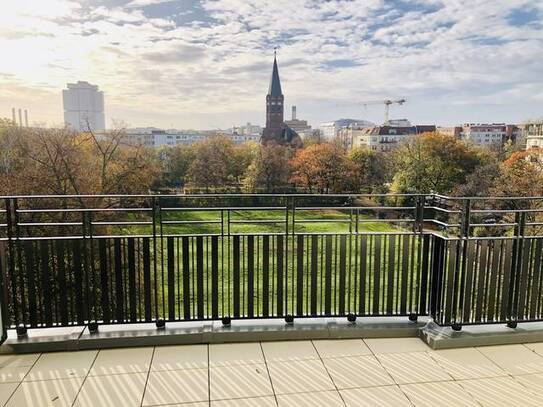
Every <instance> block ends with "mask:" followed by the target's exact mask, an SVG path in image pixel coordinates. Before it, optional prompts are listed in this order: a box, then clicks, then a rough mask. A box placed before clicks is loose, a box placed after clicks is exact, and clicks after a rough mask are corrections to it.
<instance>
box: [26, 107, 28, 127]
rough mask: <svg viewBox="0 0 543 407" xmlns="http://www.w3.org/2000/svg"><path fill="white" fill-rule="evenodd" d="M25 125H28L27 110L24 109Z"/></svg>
mask: <svg viewBox="0 0 543 407" xmlns="http://www.w3.org/2000/svg"><path fill="white" fill-rule="evenodd" d="M25 127H28V110H26V109H25Z"/></svg>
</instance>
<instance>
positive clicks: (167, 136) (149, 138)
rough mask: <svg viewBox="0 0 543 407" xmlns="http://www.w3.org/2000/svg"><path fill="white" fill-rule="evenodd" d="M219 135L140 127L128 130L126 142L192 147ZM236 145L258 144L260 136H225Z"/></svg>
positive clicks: (236, 134) (214, 132)
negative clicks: (251, 142) (249, 142)
mask: <svg viewBox="0 0 543 407" xmlns="http://www.w3.org/2000/svg"><path fill="white" fill-rule="evenodd" d="M217 134H219V133H218V132H217V131H187V130H177V129H167V130H163V129H157V128H155V127H138V128H133V129H127V130H126V133H125V136H124V141H125V142H126V143H127V144H131V145H143V146H147V147H157V148H160V147H174V146H178V145H191V144H194V143H197V142H200V141H205V140H209V139H210V138H212V137H216V136H217ZM220 134H222V135H224V136H225V137H227V138H230V139H231V140H232V141H233V142H234V143H235V144H242V143H246V142H248V141H254V142H258V141H259V139H260V135H258V134H256V135H240V134H238V133H236V132H234V133H232V134H224V133H220Z"/></svg>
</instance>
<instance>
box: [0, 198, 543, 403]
mask: <svg viewBox="0 0 543 407" xmlns="http://www.w3.org/2000/svg"><path fill="white" fill-rule="evenodd" d="M1 202H2V205H3V207H2V208H1V209H0V239H1V240H0V260H1V261H0V271H1V275H2V283H3V291H2V292H3V296H2V326H3V329H4V334H5V335H4V339H6V338H7V340H6V341H5V343H4V345H3V346H2V348H1V349H0V350H1V351H2V352H4V353H10V352H12V353H13V352H15V353H22V352H25V353H28V352H30V356H29V355H24V356H19V355H13V354H12V355H5V356H1V357H0V361H1V362H0V366H2V367H1V368H0V377H3V378H5V380H4V381H5V382H6V383H9V385H6V386H5V391H6V393H5V394H7V393H9V395H7V396H6V397H4V399H3V400H8V398H9V402H8V405H24V403H23V402H22V401H21V400H23V399H24V400H26V401H25V403H27V404H30V405H32V403H31V401H32V400H33V399H32V398H33V397H38V399H36V400H42V399H43V400H47V399H50V400H53V399H54V398H55V397H58V399H59V400H60V399H62V400H66V402H67V404H71V403H72V402H73V400H75V399H76V397H77V403H76V405H80V404H85V403H91V402H90V401H85V397H88V400H98V399H99V398H100V397H106V396H108V395H109V394H110V393H111V392H112V394H111V395H110V397H111V399H108V402H107V403H105V402H104V403H105V404H106V405H107V404H108V403H109V401H111V400H115V398H116V397H117V398H119V397H128V399H130V400H131V401H134V403H131V402H130V403H129V404H130V405H132V404H133V405H140V404H141V403H143V405H158V404H167V403H170V404H171V403H180V402H189V401H195V402H200V401H201V402H204V403H208V402H209V400H210V399H211V400H215V401H219V400H223V399H224V400H226V399H245V398H248V399H250V400H249V401H247V403H249V404H247V405H253V404H252V403H253V402H254V403H257V402H258V403H261V404H262V405H266V403H268V402H272V403H275V402H276V401H277V402H279V405H283V404H285V405H288V403H291V404H292V405H300V404H301V403H303V402H307V403H309V404H310V405H314V404H316V401H315V400H319V401H320V402H324V401H325V400H328V401H326V402H325V405H333V403H335V402H336V401H337V402H338V403H339V402H341V403H346V404H347V405H364V402H365V403H367V404H369V405H371V401H372V400H373V398H374V397H377V398H378V399H379V400H388V398H389V397H390V398H391V400H395V401H394V403H396V404H400V405H401V403H406V402H408V403H409V402H411V403H414V404H415V405H419V404H420V405H424V400H423V399H421V398H420V397H422V396H420V395H421V394H426V396H427V397H430V399H431V400H434V399H435V400H434V401H433V402H432V403H433V405H439V404H440V403H441V404H444V403H445V401H446V400H448V399H447V394H454V395H455V397H462V398H465V400H466V404H468V405H469V404H470V403H473V402H475V403H477V402H478V403H481V404H483V405H485V404H488V405H493V404H491V402H492V401H493V400H494V399H493V396H492V392H494V391H498V390H499V389H502V388H503V389H507V393H505V392H504V394H502V395H501V397H502V399H503V400H504V401H503V402H504V404H505V405H507V404H509V403H508V400H509V399H508V397H511V398H516V397H517V393H518V397H521V396H520V394H521V393H522V394H524V395H523V396H522V397H523V398H519V399H517V400H525V401H526V403H525V404H526V405H528V404H529V403H530V402H532V403H533V405H540V403H539V399H538V398H537V397H539V396H537V395H536V394H535V393H536V392H535V390H534V388H535V386H541V382H540V376H538V374H543V357H542V356H540V355H543V348H541V346H542V345H540V344H537V343H538V342H541V341H543V330H542V328H543V325H542V324H541V323H540V322H539V321H541V319H542V318H541V315H542V307H543V301H542V295H541V285H542V283H543V279H542V278H541V264H542V263H541V260H542V259H541V256H542V250H541V249H542V247H543V238H542V236H541V234H540V228H541V226H543V222H541V217H540V215H541V212H542V211H543V209H542V208H541V203H542V202H543V198H509V197H508V198H484V199H483V198H458V197H445V196H439V195H403V196H393V195H324V196H323V195H181V196H171V195H168V196H157V195H155V196H122V195H118V196H43V197H3V198H1ZM399 337H408V338H399ZM347 338H349V339H347ZM419 338H420V339H419ZM294 339H295V340H298V341H297V342H283V341H285V340H294ZM221 342H248V344H245V345H240V344H230V345H226V344H223V345H219V343H221ZM505 343H517V345H503V344H505ZM498 344H502V346H497V347H485V346H484V345H498ZM523 344H525V345H523ZM143 345H147V347H143V348H138V347H139V346H143ZM158 345H164V346H166V345H167V346H166V347H164V346H158ZM428 345H430V346H428ZM155 346H156V347H155ZM462 346H464V347H465V346H469V347H471V348H468V349H463V350H454V351H453V350H444V349H442V350H439V349H441V348H450V347H462ZM474 346H476V347H477V348H473V347H474ZM122 347H132V348H130V349H124V350H119V349H117V350H114V351H113V350H106V348H122ZM221 349H222V350H221ZM267 349H276V351H273V350H269V351H267ZM59 350H72V351H75V352H69V353H68V352H65V353H43V354H42V352H49V351H59ZM168 352H170V353H168ZM161 354H162V356H161ZM40 355H41V356H40ZM102 355H103V356H102ZM123 355H125V356H123ZM146 355H147V356H146ZM164 355H167V356H164ZM198 355H200V356H198ZM236 355H237V356H236ZM387 355H388V356H387ZM117 358H119V360H117ZM123 358H124V359H123ZM185 358H188V359H185ZM192 358H196V359H195V360H193V359H192ZM198 358H199V359H198ZM221 358H226V359H227V361H226V362H224V363H222V364H221V362H220V360H221ZM229 358H230V359H229ZM231 358H233V359H234V360H231ZM178 359H179V360H180V361H179V364H177V362H176V360H178ZM238 359H239V360H238ZM328 359H329V360H328ZM215 360H217V361H215ZM155 361H156V363H158V364H161V363H166V364H168V363H171V364H173V365H172V366H171V367H170V368H164V369H160V368H158V369H154V368H153V366H154V364H155ZM302 361H312V362H311V363H309V362H307V363H305V362H304V363H301V362H302ZM200 362H201V363H200ZM283 362H284V363H286V365H285V366H284V367H281V368H278V367H277V366H281V365H280V363H283ZM298 362H300V363H298ZM289 363H291V364H289ZM296 363H298V365H299V367H296V366H298V365H297V364H296ZM274 364H276V365H275V366H276V367H275V368H274ZM306 365H307V366H306ZM239 366H252V367H255V369H256V370H255V371H253V370H252V369H251V368H249V367H245V368H241V367H239ZM256 366H258V367H256ZM334 366H335V367H334ZM187 368H190V369H191V370H190V371H191V373H194V375H192V374H190V375H189V374H187V373H186V372H184V371H185V370H186V369H187ZM222 368H224V372H223V373H222V374H221V373H220V370H221V369H222ZM93 369H94V370H93ZM119 369H120V370H119ZM229 369H230V370H229ZM289 369H292V371H291V370H289ZM297 369H298V370H297ZM299 369H301V370H299ZM96 370H98V371H101V372H102V373H103V375H104V377H107V379H102V378H100V377H99V376H101V374H99V373H93V372H95V371H96ZM155 370H156V371H155ZM159 370H164V371H167V372H176V373H167V374H166V373H159ZM274 371H275V372H276V373H274ZM377 371H380V372H381V373H382V374H381V375H380V376H379V375H378V374H377V373H376V372H377ZM72 372H73V373H72ZM89 372H90V373H89ZM214 372H216V375H214ZM226 372H228V373H226ZM277 372H281V374H279V373H277ZM504 372H505V373H504ZM274 374H275V375H276V379H274ZM374 374H375V375H377V376H379V377H374V376H373V375H374ZM261 375H262V376H261ZM313 375H315V378H314V379H313ZM360 375H362V376H364V375H365V376H364V377H359V376H360ZM530 375H533V377H532V376H530ZM95 376H96V377H95ZM155 376H156V377H157V379H154V380H151V378H153V377H155ZM159 376H163V377H162V378H158V377H159ZM177 376H179V377H177ZM283 376H284V377H286V378H288V379H284V378H283ZM291 376H292V377H291ZM516 376H519V377H516ZM528 376H530V377H528ZM406 377H407V379H406ZM308 378H312V379H311V380H309V379H308ZM359 379H360V381H357V380H359ZM350 380H353V382H352V383H351V382H349V381H350ZM21 381H22V384H20V385H19V382H21ZM42 381H43V382H42ZM199 381H201V383H200V382H199ZM27 382H28V383H27ZM53 382H54V383H53ZM434 382H435V383H434ZM442 382H443V383H442ZM114 383H117V384H114ZM174 383H175V385H174ZM251 383H252V384H251ZM314 383H317V384H318V386H321V384H322V387H316V388H313V387H311V386H312V385H313V384H314ZM319 383H320V384H319ZM349 383H350V384H349ZM417 383H419V384H417ZM421 383H422V384H421ZM128 386H130V388H131V389H134V392H130V395H124V396H123V395H122V394H121V393H119V388H125V387H128ZM176 386H178V387H176ZM214 386H215V387H214ZM282 386H283V387H282ZM382 386H391V387H387V388H384V387H382ZM153 387H154V388H153ZM214 388H215V390H214ZM144 389H145V392H144ZM229 389H230V390H229ZM232 389H236V390H235V391H234V393H232ZM257 389H266V390H265V391H264V390H262V392H261V393H258V391H257ZM304 389H306V390H304ZM353 389H358V390H353ZM429 389H435V391H434V390H432V391H431V392H429ZM491 389H494V390H491ZM253 390H254V391H257V393H258V394H256V393H254V392H252V391H253ZM321 391H322V392H324V393H319V392H321ZM489 391H491V393H489ZM485 392H486V393H485ZM196 393H198V394H199V395H198V396H195V394H196ZM429 393H431V394H429ZM87 394H89V395H88V396H86V395H87ZM289 394H290V395H289ZM298 394H300V395H298ZM178 395H179V397H181V398H182V399H180V400H177V399H175V397H177V396H178ZM193 396H194V397H195V398H194V397H193ZM2 397H3V396H2ZM108 397H109V396H108ZM131 397H133V398H134V400H132V399H131ZM146 397H147V399H146ZM153 397H154V398H153ZM183 397H186V398H183ZM191 397H193V398H191ZM256 397H259V399H258V400H256V399H254V398H256ZM260 397H262V398H261V399H260ZM267 397H268V398H267ZM338 397H339V398H338ZM432 397H433V398H432ZM485 397H486V399H485ZM149 398H150V399H149ZM128 399H127V400H128ZM174 399H175V400H174ZM282 399H284V401H281V400H282ZM1 400H2V399H0V401H1ZM55 400H56V399H55ZM123 400H124V399H123ZM297 400H298V401H297ZM312 400H313V401H312ZM334 400H335V401H334ZM364 400H365V401H364ZM406 400H408V401H406ZM417 400H418V401H417ZM485 400H486V401H485ZM392 402H393V401H391V403H392ZM9 403H11V404H9ZM153 403H154V404H153ZM221 403H222V404H223V405H234V404H235V405H238V404H236V403H237V402H229V403H227V402H224V403H223V402H221ZM221 403H217V405H221ZM383 403H384V402H383ZM432 403H431V404H432ZM91 404H92V403H91ZM109 404H121V403H120V401H119V402H113V401H111V403H109ZM94 405H96V404H94ZM99 405H100V404H99ZM206 405H207V404H206ZM274 405H275V404H274ZM340 405H343V404H340Z"/></svg>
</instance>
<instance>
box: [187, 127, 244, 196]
mask: <svg viewBox="0 0 543 407" xmlns="http://www.w3.org/2000/svg"><path fill="white" fill-rule="evenodd" d="M250 154H252V152H251V150H249V147H248V146H243V147H240V146H236V145H235V144H234V142H233V141H232V140H231V139H230V138H227V137H225V136H221V135H218V136H215V137H212V138H210V139H208V140H205V141H202V142H199V143H196V144H195V145H194V160H193V161H192V162H191V163H190V165H189V168H188V171H187V180H188V182H189V183H190V185H192V186H195V187H201V188H205V189H206V190H207V189H209V188H211V187H224V186H228V185H237V184H238V183H239V182H240V180H241V177H242V176H243V174H244V173H245V171H246V168H247V166H248V165H249V163H250V161H251V158H250V157H248V156H250Z"/></svg>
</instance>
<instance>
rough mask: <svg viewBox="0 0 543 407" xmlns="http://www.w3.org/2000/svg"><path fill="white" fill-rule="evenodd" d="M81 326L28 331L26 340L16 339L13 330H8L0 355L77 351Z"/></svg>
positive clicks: (81, 330) (0, 347)
mask: <svg viewBox="0 0 543 407" xmlns="http://www.w3.org/2000/svg"><path fill="white" fill-rule="evenodd" d="M83 329H85V327H83V326H75V327H68V328H47V329H29V330H28V335H27V337H26V338H22V339H19V338H17V333H16V332H15V330H8V337H7V339H6V341H5V342H4V344H3V345H2V346H0V353H31V352H53V351H65V350H77V349H78V340H79V337H80V336H81V334H82V332H83Z"/></svg>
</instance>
